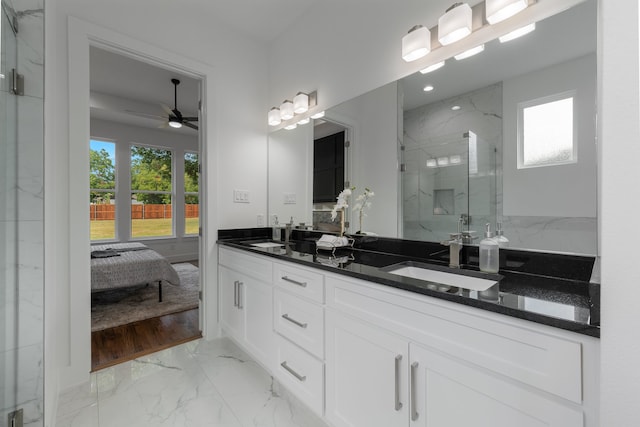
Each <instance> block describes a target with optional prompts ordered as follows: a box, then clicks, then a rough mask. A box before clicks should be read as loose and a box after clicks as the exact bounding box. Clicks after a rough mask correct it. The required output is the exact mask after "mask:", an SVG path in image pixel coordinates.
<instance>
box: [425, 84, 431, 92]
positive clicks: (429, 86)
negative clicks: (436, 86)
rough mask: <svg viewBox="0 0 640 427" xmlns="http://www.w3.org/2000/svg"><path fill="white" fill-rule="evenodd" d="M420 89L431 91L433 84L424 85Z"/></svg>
mask: <svg viewBox="0 0 640 427" xmlns="http://www.w3.org/2000/svg"><path fill="white" fill-rule="evenodd" d="M422 90H423V91H425V92H431V91H432V90H433V85H426V86H425V87H424V88H423V89H422Z"/></svg>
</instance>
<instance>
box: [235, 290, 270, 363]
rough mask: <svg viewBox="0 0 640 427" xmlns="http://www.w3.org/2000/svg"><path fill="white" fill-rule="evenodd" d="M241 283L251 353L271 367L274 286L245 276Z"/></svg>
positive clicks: (246, 330) (247, 343) (241, 297)
mask: <svg viewBox="0 0 640 427" xmlns="http://www.w3.org/2000/svg"><path fill="white" fill-rule="evenodd" d="M241 283H242V284H241V285H240V290H239V292H240V299H241V300H242V304H241V305H242V310H243V312H244V327H245V331H244V340H245V343H246V345H247V347H248V349H249V351H250V352H251V353H253V355H254V356H255V357H256V359H258V360H259V361H260V362H261V363H263V364H264V365H266V366H267V367H268V368H269V369H273V362H274V360H275V351H276V345H275V333H274V332H273V293H272V292H273V288H272V287H271V286H270V285H267V284H266V283H262V282H260V281H258V280H255V279H249V278H245V279H243V281H242V282H241Z"/></svg>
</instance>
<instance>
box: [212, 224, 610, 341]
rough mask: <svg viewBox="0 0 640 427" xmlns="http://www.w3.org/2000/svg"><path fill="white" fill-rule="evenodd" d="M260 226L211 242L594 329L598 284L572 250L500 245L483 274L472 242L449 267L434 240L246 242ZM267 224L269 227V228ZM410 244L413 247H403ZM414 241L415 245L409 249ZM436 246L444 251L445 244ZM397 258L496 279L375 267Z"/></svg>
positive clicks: (592, 332)
mask: <svg viewBox="0 0 640 427" xmlns="http://www.w3.org/2000/svg"><path fill="white" fill-rule="evenodd" d="M247 230H249V231H247ZM251 230H253V231H251ZM262 230H263V229H246V230H245V229H243V230H242V232H240V233H238V232H232V230H221V231H220V232H219V233H218V243H219V244H221V245H223V246H228V247H233V248H236V249H242V250H245V251H248V252H252V253H256V254H261V255H266V256H269V257H272V258H276V259H280V260H284V261H290V262H293V263H297V264H301V265H305V266H309V267H314V268H318V269H321V270H325V271H330V272H332V273H337V274H342V275H345V276H350V277H355V278H358V279H363V280H368V281H371V282H375V283H379V284H382V285H386V286H392V287H394V288H398V289H403V290H407V291H410V292H416V293H420V294H423V295H428V296H431V297H435V298H439V299H444V300H447V301H452V302H455V303H459V304H464V305H468V306H472V307H477V308H480V309H483V310H488V311H493V312H496V313H501V314H504V315H507V316H512V317H517V318H520V319H525V320H529V321H532V322H536V323H540V324H544V325H549V326H553V327H556V328H560V329H565V330H568V331H572V332H576V333H580V334H584V335H589V336H593V337H598V338H599V337H600V326H599V320H600V297H599V296H600V286H599V285H598V284H594V283H589V281H588V279H586V280H585V277H589V276H588V275H587V272H586V270H588V268H587V267H585V265H583V264H585V263H584V262H582V261H583V260H581V259H579V257H573V256H569V257H566V256H563V255H557V256H554V255H547V254H542V255H540V254H538V255H532V256H529V255H528V254H526V253H523V251H509V250H507V251H504V252H505V253H507V254H508V255H507V257H508V258H507V259H504V260H503V263H504V264H505V268H502V267H501V269H500V272H499V274H487V273H482V272H480V271H478V269H477V267H474V265H473V264H474V261H473V260H474V252H473V248H472V247H470V248H469V253H467V254H465V257H466V259H467V261H468V264H467V265H465V268H464V269H455V270H452V269H449V267H448V262H447V261H446V259H444V260H443V259H439V258H438V256H439V255H440V252H442V251H441V249H442V246H440V247H438V246H437V245H435V246H433V247H431V248H430V249H438V250H434V251H432V252H430V251H429V250H427V251H425V248H424V245H425V243H424V242H411V241H406V242H407V244H406V245H405V244H403V243H404V241H401V240H400V239H381V240H390V241H391V245H389V244H387V243H389V242H383V244H381V243H380V242H379V241H378V242H376V245H377V247H372V245H371V244H368V242H366V241H364V242H363V241H360V242H356V244H355V245H354V248H341V249H338V250H336V251H335V253H333V254H332V253H331V251H324V250H320V251H317V252H316V245H315V240H316V239H317V238H318V237H319V235H314V234H313V233H308V232H299V233H294V234H293V236H292V237H293V239H292V240H291V243H289V244H288V245H284V244H283V245H282V246H279V247H271V248H261V247H255V246H251V244H252V243H257V242H264V241H269V240H270V236H267V235H264V234H263V233H261V231H262ZM267 230H269V234H270V229H267ZM234 231H236V230H234ZM376 240H377V239H376ZM277 243H283V242H277ZM376 245H374V246H376ZM427 245H428V244H427ZM390 246H395V247H390ZM411 246H415V247H413V248H411ZM417 248H419V250H416V249H417ZM428 249H429V248H428ZM476 249H477V248H476ZM383 250H384V251H383ZM427 252H429V253H430V254H431V255H434V254H436V255H437V256H435V257H429V256H427V257H426V258H425V257H421V256H416V255H420V254H424V253H427ZM444 253H445V254H446V255H447V256H448V253H447V252H446V251H445V252H444ZM544 256H551V258H550V259H544V258H541V257H544ZM558 257H560V258H558ZM529 258H533V261H529ZM513 259H516V260H517V259H520V260H523V259H526V260H527V261H526V262H523V261H521V262H516V263H514V262H512V260H513ZM401 262H414V263H417V264H418V265H419V264H421V263H422V264H428V265H429V266H431V267H433V268H435V269H437V270H441V271H452V272H455V273H456V274H464V275H469V276H476V277H481V278H490V279H494V280H499V281H498V285H497V286H493V287H491V288H489V289H488V290H486V291H472V290H467V289H462V288H457V287H453V286H435V285H434V284H433V283H431V282H425V281H423V280H418V279H413V278H409V277H403V276H398V275H395V274H391V273H389V272H387V271H385V270H384V269H383V268H384V267H388V266H390V265H393V264H397V263H401ZM536 263H537V264H540V265H544V266H545V268H547V269H551V271H552V272H551V273H550V272H549V271H547V270H543V273H545V274H533V273H532V272H531V271H530V267H528V268H529V270H528V271H527V269H526V268H524V270H525V271H522V270H523V265H525V264H526V265H530V264H536ZM576 263H577V264H576ZM501 265H502V264H501ZM512 266H515V267H512ZM559 266H565V268H564V269H562V268H559ZM566 266H569V268H570V269H572V271H573V273H571V272H568V271H567V270H566ZM518 270H520V271H518ZM556 272H560V274H558V276H560V277H556V276H553V275H549V274H555V273H556ZM576 272H577V273H576ZM574 273H575V274H574ZM589 274H590V271H589Z"/></svg>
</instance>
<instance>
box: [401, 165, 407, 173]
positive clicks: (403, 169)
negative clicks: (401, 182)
mask: <svg viewBox="0 0 640 427" xmlns="http://www.w3.org/2000/svg"><path fill="white" fill-rule="evenodd" d="M406 170H407V165H405V164H404V163H400V172H406Z"/></svg>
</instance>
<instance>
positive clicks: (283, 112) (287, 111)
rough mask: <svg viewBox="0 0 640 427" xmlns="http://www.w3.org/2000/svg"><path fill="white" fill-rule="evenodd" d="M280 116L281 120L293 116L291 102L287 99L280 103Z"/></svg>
mask: <svg viewBox="0 0 640 427" xmlns="http://www.w3.org/2000/svg"><path fill="white" fill-rule="evenodd" d="M280 118H281V119H282V120H289V119H292V118H293V102H291V101H289V100H288V99H287V100H285V101H284V102H283V103H282V104H280Z"/></svg>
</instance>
